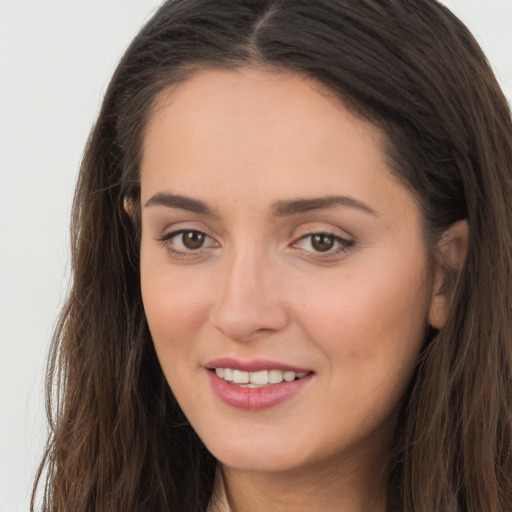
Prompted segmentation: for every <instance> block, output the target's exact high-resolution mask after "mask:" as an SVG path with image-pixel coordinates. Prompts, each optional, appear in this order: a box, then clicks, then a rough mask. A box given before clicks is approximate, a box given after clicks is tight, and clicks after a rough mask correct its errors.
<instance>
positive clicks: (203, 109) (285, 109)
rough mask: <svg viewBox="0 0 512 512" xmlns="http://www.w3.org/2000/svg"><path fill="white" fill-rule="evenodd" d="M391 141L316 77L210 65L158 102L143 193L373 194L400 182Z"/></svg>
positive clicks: (264, 197) (229, 196) (275, 197)
mask: <svg viewBox="0 0 512 512" xmlns="http://www.w3.org/2000/svg"><path fill="white" fill-rule="evenodd" d="M383 141H384V135H383V134H382V132H381V131H380V130H379V129H378V128H376V127H375V126H374V125H372V124H371V123H369V122H367V121H365V120H363V119H361V118H359V117H356V116H355V115H354V114H352V113H351V112H350V111H349V110H348V109H347V108H345V107H344V105H343V104H342V103H341V101H339V100H338V99H337V98H336V97H334V95H333V94H332V93H331V92H330V91H328V90H327V89H325V88H324V87H322V86H321V85H320V84H318V83H316V82H314V81H312V80H311V79H307V78H304V77H303V76H300V75H297V74H291V73H283V72H268V71H261V70H255V69H241V70H236V71H226V70H203V71H200V72H197V73H196V74H194V75H193V76H192V78H190V79H189V80H187V81H186V82H183V83H181V84H179V85H178V86H175V87H171V88H169V89H167V90H165V91H163V92H162V93H161V94H160V95H159V96H158V98H157V100H156V102H155V104H154V108H153V111H152V115H151V117H150V120H149V123H148V126H147V129H146V133H145V137H144V145H143V148H144V153H143V159H142V167H141V186H142V195H143V198H142V199H143V201H144V197H145V198H146V199H147V198H148V197H150V196H152V195H153V194H156V193H159V192H162V191H169V192H173V193H180V194H183V195H187V196H192V197H196V198H198V199H202V200H205V201H208V200H209V198H210V196H211V195H212V194H216V197H217V198H218V199H219V200H222V199H223V198H224V199H226V200H230V201H234V200H235V199H236V198H239V199H240V200H241V201H245V200H246V199H247V200H249V196H250V198H251V200H255V199H254V198H257V197H259V198H260V204H262V202H263V201H266V202H268V203H269V204H270V203H273V202H275V201H279V200H282V199H287V197H285V196H288V197H293V198H297V197H306V196H308V197H309V196H327V195H333V194H341V193H343V194H344V195H352V196H354V197H355V196H356V195H359V196H363V197H360V199H361V200H363V201H365V202H372V201H374V200H377V199H378V197H377V196H383V195H384V194H386V193H387V192H386V191H385V190H384V189H385V188H386V187H387V186H388V185H389V183H388V182H396V180H395V178H394V177H393V175H392V174H391V172H390V170H389V167H388V165H387V157H386V155H385V153H384V150H383V149H382V148H383V147H384V144H383ZM395 185H396V183H395ZM402 192H403V191H402ZM221 196H224V197H221ZM364 196H366V197H364ZM373 196H375V197H373Z"/></svg>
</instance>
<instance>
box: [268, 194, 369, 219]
mask: <svg viewBox="0 0 512 512" xmlns="http://www.w3.org/2000/svg"><path fill="white" fill-rule="evenodd" d="M337 206H345V207H348V208H355V209H356V210H360V211H362V212H365V213H369V214H371V215H374V216H375V217H378V214H377V212H376V211H375V210H374V209H373V208H371V207H370V206H368V205H367V204H365V203H363V202H362V201H359V200H357V199H354V198H353V197H349V196H325V197H315V198H312V199H297V200H294V201H277V202H276V203H274V205H273V206H272V213H273V214H274V215H275V216H276V217H285V216H288V215H296V214H298V213H304V212H309V211H312V210H325V209H329V208H336V207H337Z"/></svg>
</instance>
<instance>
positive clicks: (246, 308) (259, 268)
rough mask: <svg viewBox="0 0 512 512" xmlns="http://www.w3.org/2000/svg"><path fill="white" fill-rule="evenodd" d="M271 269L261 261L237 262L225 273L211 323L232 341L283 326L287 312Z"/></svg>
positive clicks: (275, 329)
mask: <svg viewBox="0 0 512 512" xmlns="http://www.w3.org/2000/svg"><path fill="white" fill-rule="evenodd" d="M279 288H280V286H279V282H278V280H277V279H276V278H275V275H274V274H273V272H272V270H271V269H270V268H269V267H267V268H265V266H264V265H262V264H261V263H253V264H248V262H245V264H244V265H234V266H233V267H232V268H231V269H230V271H229V272H228V273H227V274H225V275H224V276H222V285H221V287H220V289H219V294H218V296H217V297H218V298H217V300H216V301H215V305H214V307H213V308H212V311H211V315H210V322H211V324H212V325H213V326H214V327H215V328H216V329H217V330H218V331H220V332H221V333H222V334H223V335H224V336H226V337H227V338H229V339H231V340H233V341H241V342H242V341H250V340H251V339H254V338H255V337H257V336H258V335H262V334H270V333H272V332H276V331H279V330H281V329H283V328H284V327H285V326H286V324H287V322H288V316H287V313H286V310H285V307H284V304H283V301H282V296H281V294H280V291H279Z"/></svg>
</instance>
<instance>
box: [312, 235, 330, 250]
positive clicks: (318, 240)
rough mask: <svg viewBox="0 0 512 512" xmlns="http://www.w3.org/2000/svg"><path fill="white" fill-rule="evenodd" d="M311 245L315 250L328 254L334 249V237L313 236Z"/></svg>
mask: <svg viewBox="0 0 512 512" xmlns="http://www.w3.org/2000/svg"><path fill="white" fill-rule="evenodd" d="M311 244H312V245H313V247H314V248H315V250H317V251H320V252H326V251H328V250H330V249H332V246H333V245H334V237H333V236H332V235H313V239H312V240H311Z"/></svg>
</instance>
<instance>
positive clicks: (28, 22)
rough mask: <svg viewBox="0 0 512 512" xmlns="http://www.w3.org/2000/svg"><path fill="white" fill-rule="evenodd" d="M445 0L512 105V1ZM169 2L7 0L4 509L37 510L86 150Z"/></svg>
mask: <svg viewBox="0 0 512 512" xmlns="http://www.w3.org/2000/svg"><path fill="white" fill-rule="evenodd" d="M233 1H235V0H233ZM445 3H446V4H447V5H448V6H449V7H451V8H452V9H453V10H454V12H455V13H456V14H458V15H459V17H461V18H462V20H463V21H465V22H466V23H467V25H468V26H469V27H470V28H471V29H472V30H473V32H474V33H475V35H476V36H477V39H478V40H479V42H480V44H481V45H482V46H483V48H484V51H485V52H486V54H487V55H488V58H489V60H490V61H491V64H492V65H493V67H494V68H495V70H496V73H497V75H498V78H499V80H500V82H501V84H502V86H503V88H504V90H505V92H506V93H507V95H508V97H509V98H511V99H512V32H511V31H510V26H511V25H512V0H445ZM159 4H160V0H54V1H51V0H0V173H1V174H0V176H1V181H0V186H1V189H0V190H1V197H0V327H1V335H0V512H18V511H20V512H21V511H27V510H28V508H29V496H30V490H31V483H32V479H33V477H34V474H35V470H36V467H37V464H38V461H39V458H40V455H41V452H42V447H43V443H44V439H45V436H46V424H45V419H44V400H43V382H44V364H45V363H44V361H45V355H46V352H47V349H48V344H49V340H50V336H51V332H52V329H53V327H54V324H55V319H56V316H57V314H58V311H59V308H60V306H61V304H62V301H63V298H64V297H65V294H66V290H67V286H68V276H69V270H68V254H69V253H68V234H67V231H68V222H69V210H70V205H71V198H72V194H73V185H74V182H75V178H76V173H77V169H78V166H79V162H80V158H81V154H82V150H83V146H84V144H85V141H86V138H87V135H88V132H89V129H90V127H91V125H92V123H93V120H94V118H95V116H96V114H97V111H98V108H99V105H100V102H101V98H102V95H103V93H104V91H105V88H106V85H107V83H108V80H109V77H110V75H111V73H112V72H113V69H114V67H115V65H116V63H117V61H118V59H119V58H120V56H121V54H122V52H123V50H124V49H125V47H126V46H127V44H128V43H129V41H130V40H131V39H132V37H133V36H134V35H135V34H136V32H137V30H138V28H139V27H140V25H141V24H142V23H143V21H144V20H146V19H147V18H148V17H149V16H150V15H151V13H152V12H153V11H154V9H155V8H156V6H157V5H159Z"/></svg>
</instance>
